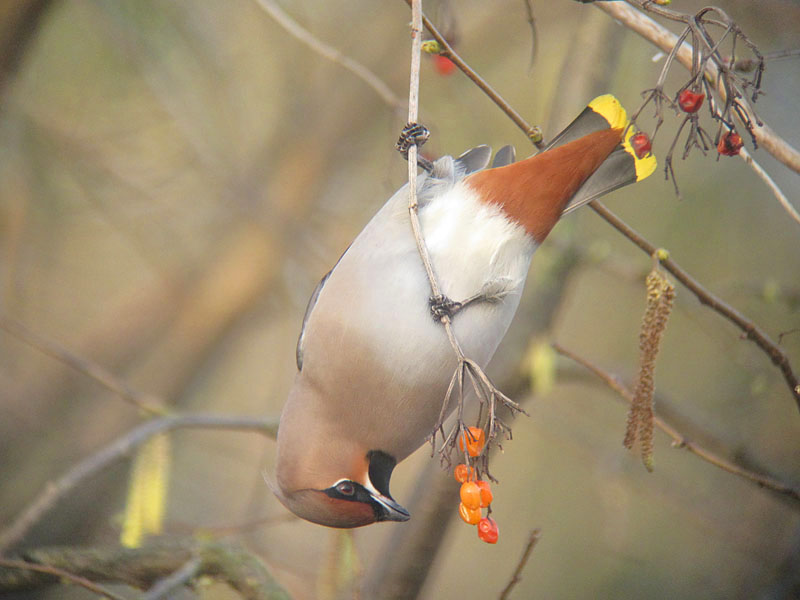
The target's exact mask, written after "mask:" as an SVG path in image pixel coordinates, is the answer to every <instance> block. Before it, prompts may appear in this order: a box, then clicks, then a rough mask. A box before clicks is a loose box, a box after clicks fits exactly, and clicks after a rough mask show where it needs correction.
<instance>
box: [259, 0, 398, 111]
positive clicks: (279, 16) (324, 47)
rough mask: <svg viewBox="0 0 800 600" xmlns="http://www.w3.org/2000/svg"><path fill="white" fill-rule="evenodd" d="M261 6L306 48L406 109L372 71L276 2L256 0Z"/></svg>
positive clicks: (392, 102)
mask: <svg viewBox="0 0 800 600" xmlns="http://www.w3.org/2000/svg"><path fill="white" fill-rule="evenodd" d="M256 2H258V4H259V6H261V8H263V9H264V11H266V12H267V13H268V14H269V16H271V17H272V18H273V19H274V20H275V22H276V23H278V25H280V26H281V27H283V28H284V29H285V30H286V31H287V32H288V33H290V34H291V35H293V36H294V37H295V38H297V39H298V40H300V41H301V42H303V43H304V44H305V45H306V46H308V47H309V48H311V49H312V50H313V51H314V52H316V53H317V54H319V55H320V56H322V57H324V58H327V59H328V60H330V61H331V62H334V63H336V64H337V65H340V66H341V67H344V68H345V69H347V70H348V71H350V72H351V73H353V75H355V76H356V77H358V78H359V79H361V80H362V81H363V82H364V83H366V84H367V85H368V86H369V87H371V88H372V89H373V91H374V92H375V93H376V94H378V96H380V97H381V99H382V100H383V101H384V102H386V104H388V105H389V106H391V107H392V109H394V110H395V111H396V112H401V111H402V110H403V109H404V108H405V103H404V102H403V100H402V99H401V98H400V97H399V96H397V95H396V94H395V93H394V92H393V91H392V90H391V88H390V87H389V86H388V85H386V83H384V81H383V80H382V79H381V78H380V77H378V76H377V75H375V73H373V72H372V71H370V70H369V69H368V68H367V67H365V66H364V65H362V64H361V63H359V62H357V61H355V60H353V59H352V58H350V57H348V56H345V55H344V54H342V53H341V52H339V51H338V50H337V49H336V48H333V47H332V46H329V45H328V44H326V43H325V42H323V41H321V40H319V39H317V38H316V37H314V35H313V34H312V33H311V32H310V31H308V30H307V29H304V28H303V27H302V26H301V25H300V24H299V23H298V22H297V21H295V20H294V19H292V18H291V17H290V16H289V15H287V14H286V13H285V12H284V11H283V9H281V7H280V6H278V4H277V3H276V2H275V1H274V0H256Z"/></svg>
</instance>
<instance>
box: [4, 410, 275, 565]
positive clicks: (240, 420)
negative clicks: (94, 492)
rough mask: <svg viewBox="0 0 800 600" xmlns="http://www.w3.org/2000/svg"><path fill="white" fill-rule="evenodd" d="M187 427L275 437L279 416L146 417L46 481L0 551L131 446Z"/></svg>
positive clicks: (7, 530) (9, 530)
mask: <svg viewBox="0 0 800 600" xmlns="http://www.w3.org/2000/svg"><path fill="white" fill-rule="evenodd" d="M187 428H200V429H233V430H250V431H256V432H259V433H262V434H265V435H268V436H270V437H273V438H274V437H275V436H276V434H277V431H278V419H276V418H273V419H258V418H255V417H236V416H228V415H213V414H189V415H170V416H167V417H162V418H159V419H152V420H150V421H147V422H146V423H143V424H141V425H139V426H138V427H136V428H135V429H132V430H131V431H129V432H128V433H127V434H125V435H123V436H122V437H120V438H117V439H115V440H114V441H113V442H111V443H110V444H108V445H107V446H105V447H104V448H101V449H100V450H99V451H97V452H96V453H94V454H92V455H90V456H88V457H86V458H84V459H83V460H82V461H81V462H79V463H78V464H76V465H75V466H74V467H72V468H71V469H70V470H69V471H67V472H66V473H65V474H64V475H62V476H61V477H59V478H58V479H57V480H56V481H55V482H52V483H49V484H47V485H46V486H45V488H44V490H42V491H41V492H40V493H39V495H38V496H37V497H36V498H35V499H34V500H33V501H32V502H31V503H30V504H29V505H28V507H27V508H26V509H25V510H24V511H23V512H22V513H21V514H20V515H19V516H18V517H17V518H16V519H15V520H14V521H13V522H12V523H11V525H9V526H8V527H7V528H5V529H4V530H3V531H2V532H0V553H3V552H5V551H6V550H8V549H9V548H10V547H12V546H13V545H14V544H16V543H18V542H19V541H20V540H21V539H22V538H23V537H24V536H25V534H26V533H27V532H28V531H29V530H30V528H31V527H33V526H34V525H35V524H36V523H37V522H38V521H39V520H40V519H41V518H42V517H43V516H44V514H45V513H47V512H48V511H49V510H50V509H51V508H53V506H55V505H56V503H58V502H59V500H61V499H62V498H63V497H64V496H66V495H67V494H68V493H69V492H70V491H71V490H72V489H73V488H75V486H77V485H78V484H79V483H80V482H82V481H84V480H85V479H87V478H88V477H91V476H92V475H94V474H96V473H98V472H99V471H101V470H103V469H105V468H106V467H108V466H109V465H110V464H112V463H113V462H115V461H117V460H119V459H121V458H123V457H125V456H127V455H129V454H130V453H131V451H132V450H134V449H135V448H137V447H139V446H141V445H142V444H143V443H145V442H146V441H147V440H149V439H150V438H151V437H153V436H154V435H156V434H159V433H162V432H164V431H172V430H175V429H187Z"/></svg>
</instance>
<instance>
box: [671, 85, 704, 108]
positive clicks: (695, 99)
mask: <svg viewBox="0 0 800 600" xmlns="http://www.w3.org/2000/svg"><path fill="white" fill-rule="evenodd" d="M705 98H706V95H705V94H704V93H702V92H693V91H692V90H688V89H687V90H683V91H682V92H681V93H680V94H678V106H680V107H681V110H682V111H683V112H687V113H696V112H697V111H698V110H700V107H701V106H703V100H705Z"/></svg>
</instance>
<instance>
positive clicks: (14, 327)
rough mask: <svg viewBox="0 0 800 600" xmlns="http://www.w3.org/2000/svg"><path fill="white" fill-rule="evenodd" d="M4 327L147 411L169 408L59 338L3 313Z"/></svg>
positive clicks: (156, 412)
mask: <svg viewBox="0 0 800 600" xmlns="http://www.w3.org/2000/svg"><path fill="white" fill-rule="evenodd" d="M0 329H4V330H5V331H7V332H8V333H10V334H11V335H13V336H14V337H16V338H17V339H19V340H21V341H23V342H25V343H26V344H28V345H30V346H32V347H33V348H36V349H37V350H39V351H40V352H42V353H43V354H47V355H48V356H51V357H53V358H55V359H56V360H58V361H60V362H62V363H64V364H65V365H67V366H68V367H71V368H73V369H75V370H76V371H78V372H79V373H83V374H84V375H86V376H87V377H88V378H90V379H93V380H94V381H96V382H97V383H99V384H100V385H102V386H103V387H105V388H106V389H108V390H110V391H112V392H114V393H115V394H117V395H118V396H119V397H120V398H122V399H123V400H125V401H126V402H128V403H130V404H132V405H134V406H136V407H137V408H139V409H140V410H142V411H144V412H145V413H148V414H150V415H153V416H161V415H163V414H165V411H166V408H165V406H164V403H163V402H162V401H161V400H159V399H158V398H156V397H154V396H150V395H147V394H142V393H140V392H137V391H136V390H133V389H131V388H130V386H128V384H127V383H125V382H124V381H122V380H121V379H119V378H118V377H117V376H116V375H114V374H113V373H111V372H110V371H108V370H106V369H105V368H103V367H102V366H100V365H99V364H97V363H95V362H93V361H91V360H89V359H87V358H84V357H82V356H79V355H78V354H76V353H75V352H72V351H71V350H69V349H67V348H66V347H64V346H62V345H61V344H59V343H58V342H56V341H55V340H51V339H49V338H47V337H45V336H43V335H41V334H39V333H36V332H35V331H33V330H31V329H29V328H28V327H27V326H26V325H24V324H23V323H22V322H20V321H18V320H17V319H14V318H12V317H7V316H5V315H2V314H0Z"/></svg>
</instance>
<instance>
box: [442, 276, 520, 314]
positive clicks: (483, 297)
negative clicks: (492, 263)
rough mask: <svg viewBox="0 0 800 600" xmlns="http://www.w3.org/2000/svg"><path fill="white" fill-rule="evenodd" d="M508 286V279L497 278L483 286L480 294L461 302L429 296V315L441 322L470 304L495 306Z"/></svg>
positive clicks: (445, 297) (503, 295)
mask: <svg viewBox="0 0 800 600" xmlns="http://www.w3.org/2000/svg"><path fill="white" fill-rule="evenodd" d="M510 284H511V280H510V279H509V278H508V277H498V278H497V279H493V280H491V281H489V282H488V283H486V284H484V286H483V288H481V291H480V292H478V293H477V294H475V295H474V296H470V297H469V298H467V299H466V300H462V301H461V302H456V301H454V300H451V299H450V298H448V297H447V296H445V295H443V294H439V295H438V296H431V297H430V298H429V299H428V305H429V306H430V309H431V315H433V318H434V320H436V321H441V320H442V319H443V318H444V317H450V318H452V317H453V316H454V315H455V314H456V313H458V312H459V311H461V310H463V309H465V308H466V307H467V306H469V305H471V304H480V303H483V302H487V303H489V304H496V303H498V302H500V301H502V300H503V298H505V297H506V296H507V295H508V294H509V292H510V288H511V285H510Z"/></svg>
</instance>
